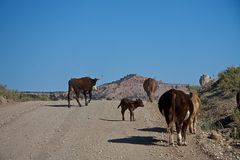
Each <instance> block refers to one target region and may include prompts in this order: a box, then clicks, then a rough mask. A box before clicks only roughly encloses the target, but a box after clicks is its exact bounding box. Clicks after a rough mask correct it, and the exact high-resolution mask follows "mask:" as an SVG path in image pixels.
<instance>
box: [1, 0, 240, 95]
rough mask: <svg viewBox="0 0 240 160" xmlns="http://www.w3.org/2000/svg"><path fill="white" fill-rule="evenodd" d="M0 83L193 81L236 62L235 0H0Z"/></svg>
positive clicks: (59, 85) (28, 86)
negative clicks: (136, 78)
mask: <svg viewBox="0 0 240 160" xmlns="http://www.w3.org/2000/svg"><path fill="white" fill-rule="evenodd" d="M0 57H1V62H0V83H2V84H6V85H7V86H8V87H9V88H11V89H17V90H20V91H26V90H28V91H55V90H67V81H68V80H69V79H70V78H71V77H82V76H91V77H101V80H100V81H99V82H98V84H103V83H106V82H111V81H113V80H117V79H119V78H121V77H122V76H125V75H126V74H130V73H137V74H139V75H143V76H146V77H154V78H156V79H158V80H163V81H164V82H167V83H187V84H198V79H199V77H200V75H201V74H203V73H207V74H209V75H211V76H213V75H215V77H216V76H217V74H218V72H219V71H222V70H224V69H225V68H226V67H227V66H239V65H240V63H239V62H240V1H239V0H201V1H195V0H184V1H179V0H145V1H142V0H109V1H106V0H101V1H99V0H89V1H87V0H82V1H81V0H75V1H72V0H66V1H61V0H55V1H52V0H21V1H19V0H0Z"/></svg>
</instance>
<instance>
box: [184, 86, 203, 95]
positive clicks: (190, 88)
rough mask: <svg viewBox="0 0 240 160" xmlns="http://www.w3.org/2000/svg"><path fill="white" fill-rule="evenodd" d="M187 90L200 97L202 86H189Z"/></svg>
mask: <svg viewBox="0 0 240 160" xmlns="http://www.w3.org/2000/svg"><path fill="white" fill-rule="evenodd" d="M186 88H187V89H188V91H189V92H194V93H196V94H198V96H199V95H200V88H201V87H200V86H197V85H187V86H186Z"/></svg>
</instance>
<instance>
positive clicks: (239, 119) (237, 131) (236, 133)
mask: <svg viewBox="0 0 240 160" xmlns="http://www.w3.org/2000/svg"><path fill="white" fill-rule="evenodd" d="M232 117H233V120H234V122H235V123H236V126H237V127H236V128H234V130H233V132H232V137H234V138H238V139H240V111H239V110H235V111H234V112H233V115H232Z"/></svg>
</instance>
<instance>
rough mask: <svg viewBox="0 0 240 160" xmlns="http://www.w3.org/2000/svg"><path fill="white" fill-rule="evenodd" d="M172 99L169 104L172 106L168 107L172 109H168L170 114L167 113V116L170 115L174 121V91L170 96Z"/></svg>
mask: <svg viewBox="0 0 240 160" xmlns="http://www.w3.org/2000/svg"><path fill="white" fill-rule="evenodd" d="M171 98H172V99H171V105H172V107H170V108H171V109H172V110H170V111H169V112H171V114H169V116H171V117H169V118H170V119H171V120H173V121H174V117H175V105H176V104H175V101H176V93H174V92H173V94H172V97H171Z"/></svg>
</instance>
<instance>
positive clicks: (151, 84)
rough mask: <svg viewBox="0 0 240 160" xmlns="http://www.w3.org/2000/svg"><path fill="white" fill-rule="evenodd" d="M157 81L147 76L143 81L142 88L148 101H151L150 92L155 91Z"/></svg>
mask: <svg viewBox="0 0 240 160" xmlns="http://www.w3.org/2000/svg"><path fill="white" fill-rule="evenodd" d="M157 87H158V83H157V81H156V80H155V79H152V78H148V79H146V80H145V81H144V82H143V88H144V90H145V92H146V93H147V96H148V98H149V101H150V102H153V98H152V94H154V93H155V92H156V91H157Z"/></svg>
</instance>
